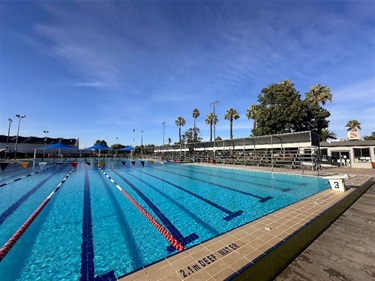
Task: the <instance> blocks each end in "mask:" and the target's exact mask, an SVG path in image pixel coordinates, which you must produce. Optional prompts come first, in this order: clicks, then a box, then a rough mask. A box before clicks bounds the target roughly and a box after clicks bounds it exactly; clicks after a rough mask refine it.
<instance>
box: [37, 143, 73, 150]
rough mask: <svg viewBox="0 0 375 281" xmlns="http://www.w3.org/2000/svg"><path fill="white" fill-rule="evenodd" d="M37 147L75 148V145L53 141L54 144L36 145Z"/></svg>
mask: <svg viewBox="0 0 375 281" xmlns="http://www.w3.org/2000/svg"><path fill="white" fill-rule="evenodd" d="M38 148H42V149H77V148H76V147H73V146H70V145H66V144H64V143H61V142H57V143H54V144H50V145H45V146H41V147H38Z"/></svg>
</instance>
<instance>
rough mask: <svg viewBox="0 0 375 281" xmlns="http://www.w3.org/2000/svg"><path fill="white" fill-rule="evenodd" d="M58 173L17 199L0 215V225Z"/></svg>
mask: <svg viewBox="0 0 375 281" xmlns="http://www.w3.org/2000/svg"><path fill="white" fill-rule="evenodd" d="M58 172H60V171H56V172H54V173H53V174H52V175H50V176H49V177H48V178H45V179H44V180H42V181H41V182H40V183H38V184H37V185H36V186H34V187H33V188H32V189H31V190H29V191H28V192H27V193H26V194H25V195H23V196H22V197H21V198H20V199H18V200H17V201H16V202H15V203H13V204H12V206H10V207H9V208H8V209H6V210H5V211H4V212H3V213H2V214H1V215H0V225H2V224H3V222H4V221H5V220H6V219H7V218H8V217H9V216H10V215H11V214H13V213H14V212H15V211H16V210H17V209H18V208H19V207H20V206H21V204H22V203H23V202H25V201H26V200H27V199H28V198H29V197H30V196H31V195H33V194H34V193H35V192H36V191H37V190H38V189H39V188H40V187H41V186H42V185H43V184H45V183H46V182H47V181H49V180H50V179H51V178H52V177H53V176H54V175H56V174H57V173H58Z"/></svg>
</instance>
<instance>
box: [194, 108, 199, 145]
mask: <svg viewBox="0 0 375 281" xmlns="http://www.w3.org/2000/svg"><path fill="white" fill-rule="evenodd" d="M199 115H200V112H199V110H198V109H197V108H195V109H194V110H193V118H194V140H195V141H196V139H197V131H196V127H195V120H196V119H197V118H198V117H199Z"/></svg>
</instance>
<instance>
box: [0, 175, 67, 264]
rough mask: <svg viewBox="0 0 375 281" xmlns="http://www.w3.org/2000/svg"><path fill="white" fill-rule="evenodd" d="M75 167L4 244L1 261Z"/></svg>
mask: <svg viewBox="0 0 375 281" xmlns="http://www.w3.org/2000/svg"><path fill="white" fill-rule="evenodd" d="M73 170H74V169H71V170H70V172H69V173H68V174H67V175H66V176H65V178H64V179H63V180H62V181H61V182H60V183H59V184H58V185H57V186H56V188H55V190H54V191H52V192H51V194H50V195H48V196H47V198H46V199H45V200H44V201H43V202H42V204H40V205H39V207H38V208H37V209H36V210H35V211H34V213H32V214H31V216H30V217H29V218H28V219H27V220H26V221H25V222H24V223H23V224H22V226H21V227H20V228H19V229H18V230H17V231H16V232H15V233H14V234H13V236H12V237H11V238H10V239H9V240H8V241H7V242H6V243H5V244H4V246H3V247H2V248H1V249H0V262H1V261H2V260H3V259H4V258H5V256H6V255H7V254H8V253H9V251H10V250H11V249H12V248H13V246H14V245H15V244H16V243H17V241H18V240H19V239H20V238H21V236H22V234H24V233H25V231H26V230H27V228H28V227H29V226H30V224H31V223H32V222H33V221H34V220H35V219H36V217H37V216H38V215H39V213H40V212H41V211H42V210H43V209H44V207H45V206H46V205H47V203H48V202H49V201H50V200H51V197H52V196H53V194H55V192H56V191H58V190H59V188H60V186H61V185H62V184H63V183H64V182H65V181H66V179H67V178H68V177H69V176H70V174H71V173H72V172H73Z"/></svg>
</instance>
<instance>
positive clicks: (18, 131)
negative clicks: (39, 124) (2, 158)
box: [14, 114, 26, 161]
mask: <svg viewBox="0 0 375 281" xmlns="http://www.w3.org/2000/svg"><path fill="white" fill-rule="evenodd" d="M16 117H17V118H18V129H17V137H16V145H15V147H14V161H15V160H16V159H17V146H18V136H19V134H20V126H21V119H22V118H25V117H26V115H21V114H16Z"/></svg>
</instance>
